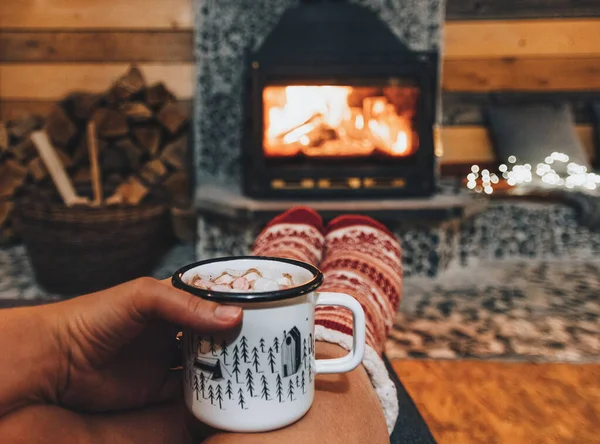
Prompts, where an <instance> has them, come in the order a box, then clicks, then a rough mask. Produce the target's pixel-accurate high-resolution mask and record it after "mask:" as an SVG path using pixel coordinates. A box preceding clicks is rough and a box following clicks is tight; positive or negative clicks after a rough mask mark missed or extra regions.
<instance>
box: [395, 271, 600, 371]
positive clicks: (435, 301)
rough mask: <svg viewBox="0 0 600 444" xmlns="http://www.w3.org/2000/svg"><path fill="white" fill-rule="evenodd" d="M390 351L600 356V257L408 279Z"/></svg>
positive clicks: (444, 355) (440, 355)
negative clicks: (597, 258)
mask: <svg viewBox="0 0 600 444" xmlns="http://www.w3.org/2000/svg"><path fill="white" fill-rule="evenodd" d="M387 353H388V356H389V358H390V359H394V358H405V357H411V358H437V359H465V358H467V359H469V358H470V359H493V360H510V361H515V360H517V361H523V360H525V361H567V362H600V260H598V262H590V261H585V262H583V261H581V262H577V261H568V262H558V261H540V260H536V261H515V260H512V261H505V262H504V261H490V262H483V263H480V264H478V265H475V266H471V267H468V268H461V269H455V270H448V271H446V272H444V273H443V274H442V275H440V276H438V277H437V278H434V279H427V278H421V277H418V278H417V277H415V278H409V279H407V280H406V281H405V283H404V297H403V301H402V304H401V307H400V312H399V313H398V315H397V317H396V322H395V326H394V330H393V332H392V334H391V336H390V339H389V341H388V347H387Z"/></svg>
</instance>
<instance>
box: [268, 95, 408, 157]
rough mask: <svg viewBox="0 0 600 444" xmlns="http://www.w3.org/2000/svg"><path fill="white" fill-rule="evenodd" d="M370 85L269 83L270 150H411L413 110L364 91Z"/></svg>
mask: <svg viewBox="0 0 600 444" xmlns="http://www.w3.org/2000/svg"><path fill="white" fill-rule="evenodd" d="M370 90H373V88H366V87H365V88H363V87H358V88H352V87H349V86H328V85H325V86H286V87H280V86H270V87H267V88H265V90H264V95H263V101H264V106H265V116H264V117H265V140H264V151H265V154H266V155H267V156H293V155H297V154H299V153H303V154H304V155H307V156H368V155H370V154H372V153H374V152H375V151H379V152H382V153H385V154H387V155H390V156H407V155H410V154H411V153H412V151H413V149H414V145H415V144H414V141H413V130H412V127H411V115H412V114H411V115H401V114H399V112H398V110H397V106H396V105H395V104H394V103H391V102H390V100H389V99H388V98H387V97H386V96H385V95H374V96H370V95H368V94H366V95H365V92H366V93H368V92H370ZM351 96H352V97H351ZM412 111H414V110H411V112H412Z"/></svg>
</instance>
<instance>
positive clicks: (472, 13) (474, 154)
mask: <svg viewBox="0 0 600 444" xmlns="http://www.w3.org/2000/svg"><path fill="white" fill-rule="evenodd" d="M192 5H193V0H171V1H168V2H167V1H164V0H144V2H143V11H141V10H140V3H139V2H134V1H131V0H104V1H103V2H80V1H76V0H36V1H33V0H2V1H1V2H0V119H6V118H11V117H15V116H18V115H20V114H21V113H23V112H36V113H42V114H43V113H45V112H47V111H48V109H49V108H50V106H51V105H52V103H53V101H54V100H56V99H58V98H60V97H61V96H63V95H64V94H65V93H67V92H69V91H72V90H89V91H102V90H104V89H105V88H106V87H107V86H108V85H109V84H110V83H111V82H112V80H114V78H115V77H116V76H118V75H119V74H121V73H122V72H123V71H124V70H125V69H126V67H127V65H128V64H129V63H130V62H136V63H138V64H139V66H140V67H141V69H142V70H143V72H144V74H145V75H146V77H147V78H148V79H149V80H150V81H155V80H163V81H165V83H166V84H167V86H168V87H169V88H171V89H172V90H173V91H174V92H175V93H176V94H177V95H178V96H179V97H180V98H181V99H183V100H190V99H191V97H192V94H193V83H194V82H193V72H194V69H193V32H192V22H193V13H192V7H193V6H192ZM447 17H448V21H447V23H446V29H445V59H444V66H443V72H444V76H443V91H444V128H443V132H442V140H443V142H444V158H443V163H444V164H467V163H472V162H489V161H491V160H493V155H492V151H491V146H490V141H489V137H488V136H487V132H486V130H485V128H484V127H483V124H484V123H485V117H484V113H483V110H484V109H485V107H486V106H487V105H488V104H490V103H516V102H522V101H530V100H536V101H557V100H567V101H569V102H570V103H572V104H573V107H574V109H575V111H576V113H575V114H576V118H577V123H578V125H579V127H578V131H579V134H580V135H581V137H582V139H583V141H584V144H585V145H586V147H587V148H588V150H590V152H591V151H592V135H591V129H590V126H589V122H590V119H589V113H588V106H589V103H590V101H592V100H600V44H598V42H600V1H598V0H545V1H540V0H448V10H447ZM559 17H560V18H559Z"/></svg>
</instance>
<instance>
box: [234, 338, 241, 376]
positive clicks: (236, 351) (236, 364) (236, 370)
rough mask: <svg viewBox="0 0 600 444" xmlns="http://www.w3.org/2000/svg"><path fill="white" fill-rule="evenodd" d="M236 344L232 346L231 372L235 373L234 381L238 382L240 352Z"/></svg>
mask: <svg viewBox="0 0 600 444" xmlns="http://www.w3.org/2000/svg"><path fill="white" fill-rule="evenodd" d="M239 353H240V352H239V349H238V346H237V345H236V346H235V347H234V348H233V374H234V375H235V381H236V382H237V383H238V384H239V383H240V373H241V371H240V354H239Z"/></svg>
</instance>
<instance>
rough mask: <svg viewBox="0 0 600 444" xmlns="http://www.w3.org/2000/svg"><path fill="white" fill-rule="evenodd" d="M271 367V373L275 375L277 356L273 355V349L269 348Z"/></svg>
mask: <svg viewBox="0 0 600 444" xmlns="http://www.w3.org/2000/svg"><path fill="white" fill-rule="evenodd" d="M268 360H269V367H270V368H271V373H275V354H274V353H273V349H272V348H271V347H269V356H268Z"/></svg>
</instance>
